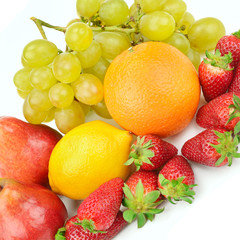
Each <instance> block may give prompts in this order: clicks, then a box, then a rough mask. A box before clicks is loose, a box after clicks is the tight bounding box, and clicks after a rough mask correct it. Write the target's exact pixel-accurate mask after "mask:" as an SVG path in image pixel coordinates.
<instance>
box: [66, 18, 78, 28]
mask: <svg viewBox="0 0 240 240" xmlns="http://www.w3.org/2000/svg"><path fill="white" fill-rule="evenodd" d="M76 22H81V20H80V18H74V19H72V20H70V21H69V22H68V24H67V26H66V27H67V28H68V27H69V26H70V25H71V24H73V23H76Z"/></svg>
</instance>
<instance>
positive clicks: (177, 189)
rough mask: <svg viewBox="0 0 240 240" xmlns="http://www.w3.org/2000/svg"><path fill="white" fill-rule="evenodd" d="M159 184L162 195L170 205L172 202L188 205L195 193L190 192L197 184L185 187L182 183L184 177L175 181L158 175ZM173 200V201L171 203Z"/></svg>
mask: <svg viewBox="0 0 240 240" xmlns="http://www.w3.org/2000/svg"><path fill="white" fill-rule="evenodd" d="M158 177H159V183H160V185H161V186H162V188H159V190H160V192H161V194H162V195H164V196H165V197H166V198H167V199H168V201H169V202H170V203H172V204H176V203H175V202H174V201H181V200H183V201H186V202H188V203H189V204H191V203H192V199H194V197H193V196H194V195H195V192H194V191H193V190H192V188H193V187H195V186H197V184H192V185H187V184H185V183H183V180H184V178H185V176H182V177H179V178H178V179H177V180H174V179H173V180H168V179H166V178H165V177H164V176H163V175H162V174H159V176H158ZM173 200H174V201H173Z"/></svg>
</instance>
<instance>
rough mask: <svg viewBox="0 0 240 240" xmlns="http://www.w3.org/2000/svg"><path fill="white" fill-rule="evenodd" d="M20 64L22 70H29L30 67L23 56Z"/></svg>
mask: <svg viewBox="0 0 240 240" xmlns="http://www.w3.org/2000/svg"><path fill="white" fill-rule="evenodd" d="M21 63H22V65H23V67H24V68H30V66H29V65H28V63H27V62H26V60H25V59H24V57H23V55H22V56H21Z"/></svg>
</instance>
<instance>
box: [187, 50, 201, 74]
mask: <svg viewBox="0 0 240 240" xmlns="http://www.w3.org/2000/svg"><path fill="white" fill-rule="evenodd" d="M187 57H188V58H189V59H190V61H191V62H192V64H193V65H194V67H195V68H196V70H197V71H198V68H199V65H200V63H201V56H200V54H199V52H197V51H194V50H193V49H191V48H190V49H189V51H188V53H187Z"/></svg>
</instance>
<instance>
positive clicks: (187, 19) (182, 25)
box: [177, 12, 195, 34]
mask: <svg viewBox="0 0 240 240" xmlns="http://www.w3.org/2000/svg"><path fill="white" fill-rule="evenodd" d="M194 22H195V19H194V17H193V15H192V14H191V13H189V12H185V13H184V15H183V17H182V19H181V20H180V21H179V22H178V24H177V29H178V30H180V31H181V32H182V33H183V34H187V33H188V29H189V28H190V26H191V25H192V24H193V23H194Z"/></svg>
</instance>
